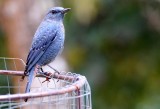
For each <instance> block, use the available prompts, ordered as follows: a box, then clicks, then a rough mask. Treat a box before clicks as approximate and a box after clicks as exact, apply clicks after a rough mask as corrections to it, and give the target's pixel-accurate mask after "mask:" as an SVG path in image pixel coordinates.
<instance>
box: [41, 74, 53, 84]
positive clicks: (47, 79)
mask: <svg viewBox="0 0 160 109" xmlns="http://www.w3.org/2000/svg"><path fill="white" fill-rule="evenodd" d="M44 75H45V76H46V80H44V81H43V82H42V83H44V82H46V81H48V82H50V79H51V75H52V73H50V72H44Z"/></svg>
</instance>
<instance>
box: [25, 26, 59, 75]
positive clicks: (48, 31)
mask: <svg viewBox="0 0 160 109" xmlns="http://www.w3.org/2000/svg"><path fill="white" fill-rule="evenodd" d="M46 26H47V27H48V28H46V27H45V28H39V29H38V30H37V32H36V34H35V37H34V39H33V43H32V47H31V49H30V52H29V54H28V57H27V63H26V68H25V75H26V74H27V72H28V71H30V70H31V68H32V67H33V66H34V65H35V64H36V63H37V61H38V60H39V59H40V58H41V57H42V55H43V54H44V53H45V51H46V50H47V49H48V47H49V46H50V45H51V43H52V42H53V41H54V39H55V37H56V36H57V31H56V30H55V29H54V28H53V27H49V25H46Z"/></svg>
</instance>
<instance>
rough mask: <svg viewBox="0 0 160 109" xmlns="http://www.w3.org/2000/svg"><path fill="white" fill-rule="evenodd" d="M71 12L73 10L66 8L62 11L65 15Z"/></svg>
mask: <svg viewBox="0 0 160 109" xmlns="http://www.w3.org/2000/svg"><path fill="white" fill-rule="evenodd" d="M69 10H71V8H65V9H64V10H63V11H62V13H63V14H65V13H67V12H68V11H69Z"/></svg>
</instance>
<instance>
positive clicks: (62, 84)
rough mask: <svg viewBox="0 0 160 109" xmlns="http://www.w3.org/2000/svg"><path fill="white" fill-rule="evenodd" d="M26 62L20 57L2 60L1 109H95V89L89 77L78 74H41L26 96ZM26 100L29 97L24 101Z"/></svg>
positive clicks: (0, 70) (49, 69) (0, 62)
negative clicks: (92, 90) (93, 91)
mask: <svg viewBox="0 0 160 109" xmlns="http://www.w3.org/2000/svg"><path fill="white" fill-rule="evenodd" d="M24 67H25V63H24V62H23V60H22V59H18V58H4V57H0V109H8V108H9V109H17V108H19V109H43V108H45V109H92V104H91V90H90V86H89V84H88V82H87V80H86V78H85V77H84V76H82V75H79V74H76V73H70V72H68V73H66V72H61V73H60V74H58V73H55V72H54V70H53V69H52V67H50V66H48V69H47V71H49V72H52V74H51V75H50V76H49V78H50V82H44V83H43V81H44V80H45V77H46V75H44V74H37V75H36V77H35V78H34V81H33V83H32V87H31V92H30V93H24V89H25V86H26V83H27V78H26V79H25V81H21V80H20V79H21V76H22V75H23V70H24ZM25 98H29V99H28V101H27V102H24V99H25Z"/></svg>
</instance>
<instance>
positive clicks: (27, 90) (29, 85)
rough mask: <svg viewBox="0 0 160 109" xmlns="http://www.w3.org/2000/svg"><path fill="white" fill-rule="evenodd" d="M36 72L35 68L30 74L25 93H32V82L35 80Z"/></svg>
mask: <svg viewBox="0 0 160 109" xmlns="http://www.w3.org/2000/svg"><path fill="white" fill-rule="evenodd" d="M34 71H35V67H33V68H32V69H31V70H30V72H29V75H28V81H27V85H26V90H25V93H29V92H30V89H31V84H32V81H33V78H34ZM27 100H28V98H26V99H25V100H24V101H25V102H27Z"/></svg>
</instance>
